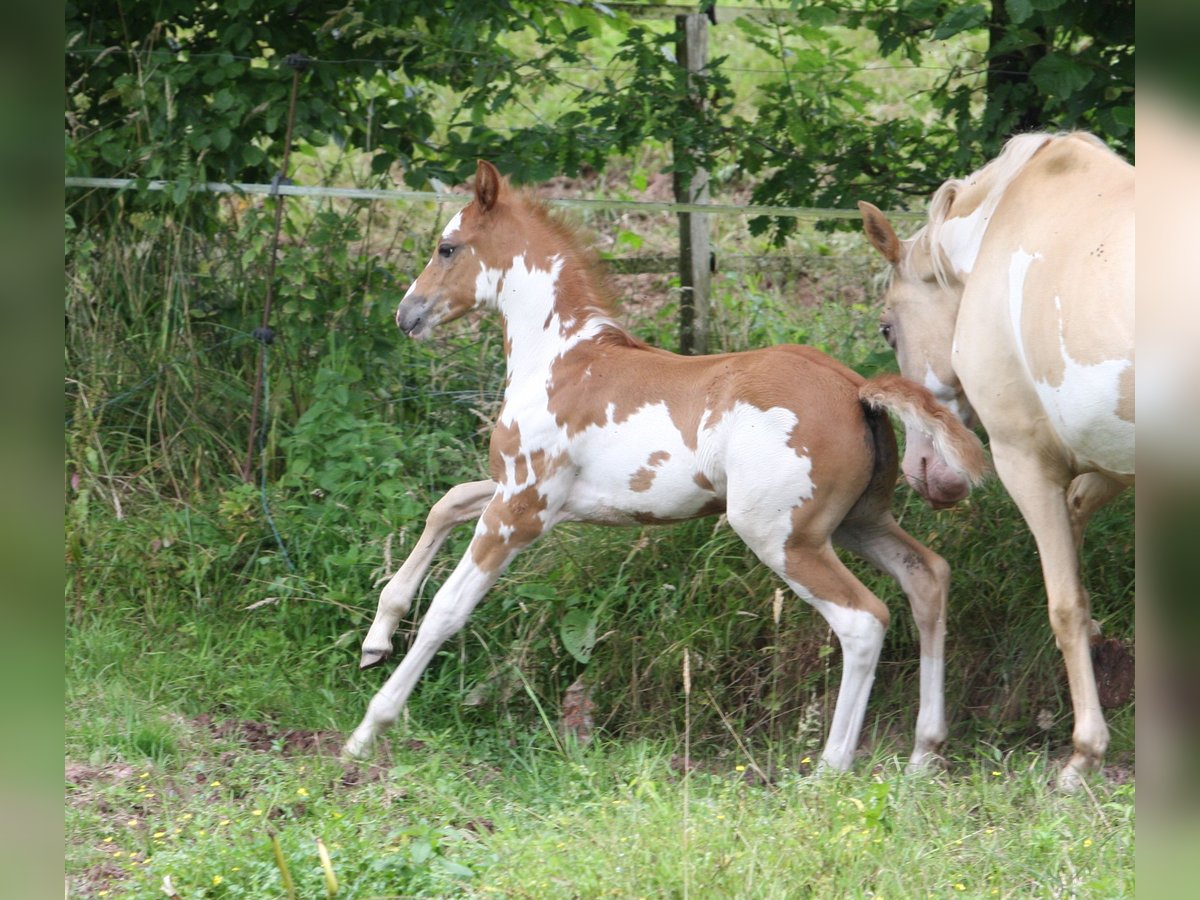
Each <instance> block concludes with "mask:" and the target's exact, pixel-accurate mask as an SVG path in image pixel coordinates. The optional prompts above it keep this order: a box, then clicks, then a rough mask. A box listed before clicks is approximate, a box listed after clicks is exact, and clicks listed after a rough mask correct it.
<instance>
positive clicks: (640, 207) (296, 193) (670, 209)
mask: <svg viewBox="0 0 1200 900" xmlns="http://www.w3.org/2000/svg"><path fill="white" fill-rule="evenodd" d="M65 183H66V186H67V187H68V188H98V189H104V190H148V191H172V190H174V189H175V183H174V182H171V181H163V180H159V179H141V178H85V177H78V176H69V177H67V178H66V179H65ZM187 189H188V191H189V192H207V193H213V194H265V195H268V196H272V197H278V196H283V197H309V198H317V199H335V198H340V199H348V200H390V201H396V202H409V203H453V202H462V201H463V199H464V197H463V195H462V194H457V193H453V192H451V191H402V190H394V189H390V188H357V187H322V186H316V185H297V184H253V183H244V182H236V183H225V182H213V181H209V182H202V183H197V184H191V185H188V186H187ZM545 202H546V203H548V204H550V205H551V206H562V207H568V208H570V207H574V208H577V209H587V210H596V211H613V210H624V211H631V212H642V213H705V214H708V215H718V216H720V215H736V216H775V217H779V218H792V219H809V220H813V221H833V220H853V219H858V218H859V217H860V216H861V213H860V212H859V211H858V210H857V209H831V208H828V207H812V206H756V205H753V204H745V205H741V204H734V203H672V202H670V201H665V200H662V201H659V200H627V199H612V198H603V197H552V198H549V199H547V200H546V201H545ZM887 215H888V217H889V218H892V219H899V220H902V221H903V220H911V221H916V220H919V219H922V218H924V215H925V214H924V213H923V212H913V211H911V210H893V211H890V212H888V213H887Z"/></svg>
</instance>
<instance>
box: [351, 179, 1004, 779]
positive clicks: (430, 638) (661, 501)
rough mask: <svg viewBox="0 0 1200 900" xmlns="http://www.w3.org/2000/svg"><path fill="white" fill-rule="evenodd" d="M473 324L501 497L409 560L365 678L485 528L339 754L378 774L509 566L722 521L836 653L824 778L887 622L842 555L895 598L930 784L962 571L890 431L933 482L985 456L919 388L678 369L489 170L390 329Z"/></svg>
mask: <svg viewBox="0 0 1200 900" xmlns="http://www.w3.org/2000/svg"><path fill="white" fill-rule="evenodd" d="M476 307H484V308H486V309H489V310H493V311H496V312H498V313H499V315H500V317H501V319H502V322H503V328H504V347H505V357H506V367H507V379H506V383H505V389H504V401H503V405H502V407H501V410H500V413H499V417H498V421H497V424H496V428H495V430H494V432H493V433H492V437H491V448H490V458H489V461H490V467H491V474H492V479H491V480H490V481H483V482H472V483H470V484H465V485H459V486H458V487H456V488H454V489H452V490H451V491H450V493H449V494H447V496H446V497H445V498H444V499H443V500H442V501H441V502H440V503H439V504H438V505H437V507H435V509H434V513H433V514H432V515H431V518H430V525H429V528H428V529H427V532H426V534H425V535H423V536H422V539H421V541H420V542H419V543H418V546H417V548H416V550H415V551H414V555H413V557H411V558H410V559H409V561H408V562H406V563H405V566H404V567H402V568H401V570H400V571H399V572H398V573H397V574H396V576H395V577H394V578H393V580H392V582H391V583H390V584H389V585H388V586H387V587H385V588H384V591H383V593H382V594H381V596H380V602H379V609H378V612H377V614H376V618H375V621H374V623H373V624H372V626H371V630H370V631H369V632H368V634H367V637H366V639H365V640H364V642H363V663H364V665H369V664H372V663H374V662H378V661H380V660H382V659H383V658H385V657H386V656H388V655H389V654H390V652H391V649H392V648H391V635H392V632H393V631H394V630H395V627H396V624H397V623H398V621H399V619H400V617H401V616H402V615H404V613H405V612H406V611H407V609H408V605H409V603H410V602H411V599H412V595H413V592H415V589H416V586H417V583H418V581H419V575H420V574H421V573H422V572H423V568H424V567H425V566H427V565H428V560H429V557H430V556H431V555H432V552H433V551H434V550H436V546H437V544H439V543H440V542H441V539H442V538H444V536H445V532H446V531H447V530H448V529H449V527H450V526H451V525H452V524H453V523H454V522H456V521H466V520H468V519H471V518H474V517H476V516H479V522H478V524H477V525H476V528H475V534H474V537H473V539H472V540H471V543H470V546H469V547H468V549H467V552H466V554H465V555H464V556H463V558H462V560H461V561H460V562H459V563H458V565H457V567H456V568H455V569H454V571H453V572H452V573H451V574H450V576H449V577H448V578H447V579H446V581H445V583H444V584H443V585H442V587H441V588H440V589H439V590H438V592H437V594H436V596H435V597H434V598H433V601H432V603H431V604H430V606H429V610H428V612H427V613H426V615H425V619H424V621H423V622H422V623H421V627H420V628H419V629H418V631H417V635H416V638H415V639H414V641H413V644H412V646H411V648H410V649H409V651H408V653H407V655H406V656H405V657H404V659H403V661H402V662H401V663H400V665H399V666H398V667H397V669H396V671H395V672H394V673H393V674H392V676H391V677H390V678H389V679H388V681H387V683H386V684H385V685H384V686H383V688H382V689H381V690H380V691H379V693H378V694H376V695H375V697H374V698H372V700H371V702H370V704H369V705H368V708H367V713H366V716H365V718H364V719H363V722H362V724H360V725H359V726H358V728H357V729H355V731H354V733H353V734H352V735H351V736H350V739H349V741H348V742H347V744H346V752H347V753H348V754H349V755H351V756H358V757H361V756H363V755H365V754H366V753H367V752H368V750H369V748H370V746H371V744H372V742H373V741H374V740H375V738H376V737H377V736H378V735H379V734H380V733H381V732H382V730H383V729H384V728H386V727H387V726H388V725H389V724H390V723H392V722H394V721H395V719H396V717H397V716H398V715H399V713H400V711H401V709H402V708H403V705H404V703H405V702H406V700H407V698H408V696H409V694H410V693H411V691H412V689H413V687H414V685H415V683H416V680H417V678H418V677H419V676H420V674H421V672H422V671H423V670H424V669H425V667H426V666H427V665H428V663H429V661H430V660H431V659H432V658H433V655H434V654H435V653H436V651H437V649H438V647H439V646H441V644H442V642H443V641H445V640H446V638H448V637H449V636H450V635H452V634H454V633H455V632H457V631H458V630H459V629H460V628H462V626H463V624H464V623H465V622H466V619H467V616H468V615H469V614H470V612H471V610H472V609H473V608H474V607H475V605H476V604H477V603H478V602H479V600H480V599H482V597H483V596H484V594H485V593H486V592H487V590H488V589H489V588H490V587H491V586H492V585H493V584H494V583H495V582H496V579H497V578H499V577H500V575H501V573H502V572H503V571H504V569H505V568H506V567H507V566H508V565H509V563H510V562H511V561H512V559H513V557H515V556H516V555H517V553H519V552H520V551H521V550H522V549H523V548H525V547H527V546H528V545H529V544H530V543H532V542H533V541H534V540H536V539H537V538H538V537H539V536H541V535H542V534H544V533H545V532H546V531H548V530H549V529H550V528H552V527H553V526H554V525H556V524H557V523H559V522H563V521H570V520H574V521H585V522H595V523H601V524H610V525H619V524H639V523H641V524H645V523H655V522H673V521H680V520H684V519H690V518H694V517H698V516H704V515H712V514H715V513H720V512H724V513H725V514H726V515H727V517H728V521H729V524H730V526H731V527H732V528H733V529H734V530H735V531H736V532H737V533H738V535H740V536H741V537H742V539H743V540H744V541H745V542H746V543H747V544H748V545H749V546H750V547H751V548H752V549H753V550H754V552H755V553H756V554H757V555H758V557H759V558H760V559H761V560H762V561H763V562H764V563H766V564H767V565H768V566H770V567H771V568H772V569H773V570H774V571H775V572H776V573H777V574H778V575H779V576H780V577H781V578H782V579H783V580H784V581H785V582H786V583H787V584H788V585H789V586H790V587H791V588H792V589H793V590H794V591H795V592H796V593H797V594H798V595H800V597H802V598H803V599H804V600H806V601H808V602H809V603H810V604H812V605H813V606H814V607H816V609H817V610H818V611H819V612H820V613H821V614H822V615H823V616H824V617H825V618H826V620H827V621H828V622H829V624H830V626H831V628H832V629H833V630H834V632H835V633H836V634H837V636H838V640H839V642H840V643H841V646H842V655H843V661H842V682H841V687H840V689H839V693H838V698H837V702H836V704H835V707H834V714H833V719H832V722H831V724H830V729H829V736H828V739H827V742H826V745H825V748H824V751H823V753H822V764H823V765H825V766H829V767H831V768H834V769H846V768H848V767H849V766H850V763H851V760H852V758H853V754H854V750H855V748H856V746H857V743H858V736H859V732H860V730H861V727H862V721H863V715H864V713H865V710H866V703H867V697H868V693H869V691H870V687H871V682H872V680H873V679H874V673H875V666H876V663H877V661H878V658H879V651H880V647H881V645H882V643H883V635H884V629H885V627H886V626H887V623H888V618H889V616H888V611H887V608H886V607H885V606H884V605H883V603H882V602H881V601H880V600H879V599H878V598H877V597H876V596H875V595H874V594H872V593H871V592H870V591H869V590H868V589H867V588H866V587H865V586H864V585H863V584H862V583H861V582H860V581H858V579H856V578H855V577H854V576H853V575H852V574H851V573H850V571H849V570H848V569H847V568H846V567H845V566H844V565H843V564H842V563H841V562H840V560H839V559H838V558H837V556H836V554H835V553H834V551H833V547H832V543H831V541H832V540H837V541H839V542H840V543H841V544H843V545H845V546H846V547H848V548H850V549H851V550H853V551H855V552H857V553H859V554H861V555H862V556H863V557H865V558H866V559H868V560H869V561H871V562H872V563H873V564H875V565H876V566H878V567H879V568H881V569H883V570H884V571H886V572H889V573H890V574H891V575H892V576H893V577H894V578H896V579H897V580H898V581H899V582H900V585H901V586H902V588H903V589H904V591H905V593H906V594H907V596H908V599H909V602H910V604H911V606H912V609H913V613H914V616H915V618H916V621H917V625H918V629H919V631H920V642H921V676H920V682H921V683H920V693H921V698H920V710H919V712H918V716H917V736H916V744H915V747H914V750H913V754H912V757H911V759H910V765H911V766H913V767H919V766H921V765H923V764H924V763H925V762H926V761H927V760H928V759H929V758H930V757H931V756H932V754H933V753H934V751H935V750H936V748H937V747H938V745H939V744H940V743H941V741H942V740H943V739H944V738H945V733H946V726H945V715H944V711H943V707H944V704H943V684H942V682H943V641H944V636H945V607H946V594H947V590H948V584H949V569H948V567H947V566H946V563H945V561H944V560H942V559H941V557H939V556H937V555H936V554H934V553H933V552H931V551H930V550H928V549H927V548H925V547H923V546H922V545H921V544H919V543H917V541H915V540H914V539H913V538H912V537H910V536H909V535H908V534H906V533H905V532H904V531H903V530H901V528H900V527H899V526H898V525H897V524H896V522H895V520H894V519H893V518H892V515H891V511H890V506H891V497H892V491H893V487H894V484H895V480H896V470H897V459H896V456H897V454H896V444H895V437H894V435H893V434H892V428H891V424H890V422H889V421H888V418H887V415H886V414H885V413H884V412H882V409H883V408H888V409H892V410H894V411H896V412H897V414H898V415H900V416H901V417H902V418H903V419H904V420H905V421H906V422H907V423H908V424H909V427H911V428H914V429H924V430H926V431H928V432H929V433H930V434H932V435H934V438H935V440H936V441H937V442H938V446H939V448H940V452H941V454H942V456H940V457H939V459H940V460H941V462H940V463H939V464H942V465H946V466H948V467H951V468H952V469H953V470H954V471H956V472H958V473H960V474H961V477H963V478H966V479H974V478H977V477H978V475H979V473H980V471H981V470H982V468H983V462H984V461H983V452H982V448H981V447H980V445H979V442H978V440H977V439H976V438H975V436H974V435H973V434H971V432H970V431H968V430H967V429H966V428H964V427H963V426H962V425H961V424H960V423H959V422H958V421H957V420H956V419H955V418H954V416H953V415H951V414H950V413H949V412H947V411H946V410H945V409H943V408H942V407H940V406H939V405H938V404H937V403H936V402H935V401H934V400H933V398H932V397H931V396H930V394H929V392H928V391H926V390H925V389H924V388H922V387H921V386H920V385H916V384H913V383H912V382H909V381H907V380H905V379H903V378H900V377H898V376H894V375H888V376H883V377H879V378H874V379H871V380H869V381H865V380H864V379H863V378H862V377H861V376H859V375H857V374H856V373H855V372H853V371H852V370H850V369H848V368H846V367H845V366H843V365H841V364H840V363H837V362H835V361H834V360H832V359H830V358H828V357H827V356H825V355H824V354H822V353H820V352H819V351H817V350H814V349H812V348H808V347H799V346H782V347H772V348H768V349H764V350H755V351H749V352H745V353H729V354H721V355H716V356H706V357H685V356H677V355H675V354H673V353H669V352H667V351H664V350H660V349H655V348H652V347H649V346H647V345H646V344H644V343H642V342H641V341H638V340H637V339H635V338H633V337H632V336H630V335H629V334H628V333H627V332H626V331H624V330H623V329H622V328H621V327H619V326H618V325H617V323H616V322H615V321H614V319H613V309H612V306H611V303H610V300H609V298H608V295H607V293H606V290H605V287H604V283H603V279H602V278H601V277H600V276H599V274H598V269H597V267H596V265H595V262H594V254H592V253H591V252H590V251H588V250H586V249H585V248H584V247H583V246H582V245H581V243H580V241H579V239H578V237H577V236H576V235H575V234H574V233H573V232H572V231H571V229H569V228H567V227H566V226H564V224H563V223H562V222H561V221H559V220H557V219H555V218H554V217H553V216H551V215H549V214H548V212H547V211H546V209H545V207H544V206H543V205H542V204H540V203H538V202H536V201H535V200H533V199H532V198H530V197H528V196H526V195H525V194H523V193H521V192H518V191H514V190H513V189H511V188H510V187H509V186H508V184H507V182H506V181H505V180H504V179H503V178H502V177H501V176H500V174H499V172H497V171H496V169H495V167H493V166H492V165H491V164H489V163H486V162H481V163H480V164H479V167H478V171H477V173H476V178H475V196H474V199H473V201H472V202H471V203H470V204H469V205H468V206H467V207H466V208H465V209H463V210H462V211H461V212H459V213H458V214H457V215H456V216H454V218H453V219H452V220H451V221H450V223H449V224H448V225H447V226H446V228H445V231H444V232H443V233H442V236H441V240H439V241H438V244H437V248H436V250H435V252H434V254H433V256H432V258H431V259H430V261H429V263H428V265H426V267H425V269H424V271H423V272H422V273H421V274H420V276H419V277H418V278H417V279H416V281H414V282H413V284H412V286H411V287H410V288H409V290H408V292H407V293H406V294H405V296H404V299H403V300H402V301H401V303H400V307H399V309H398V310H397V313H396V322H397V324H398V325H399V326H400V328H401V329H402V330H403V331H404V332H405V333H407V334H409V335H410V336H412V337H414V338H423V337H425V336H427V335H428V334H429V333H430V332H431V331H432V330H433V329H434V328H435V326H438V325H440V324H442V323H444V322H448V321H450V320H452V319H455V318H457V317H459V316H461V315H463V314H464V313H466V312H468V311H469V310H472V309H474V308H476Z"/></svg>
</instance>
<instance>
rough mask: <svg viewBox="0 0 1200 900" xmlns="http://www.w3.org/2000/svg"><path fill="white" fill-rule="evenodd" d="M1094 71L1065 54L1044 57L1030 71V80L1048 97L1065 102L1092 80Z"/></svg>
mask: <svg viewBox="0 0 1200 900" xmlns="http://www.w3.org/2000/svg"><path fill="white" fill-rule="evenodd" d="M1092 74H1093V73H1092V70H1091V69H1089V68H1088V67H1087V66H1085V65H1081V64H1080V63H1077V62H1076V61H1075V60H1073V59H1072V58H1071V57H1069V56H1067V55H1066V54H1065V53H1059V52H1057V51H1056V52H1053V53H1049V54H1047V55H1046V56H1043V57H1042V58H1041V59H1039V60H1038V61H1037V62H1036V63H1034V64H1033V66H1032V68H1030V70H1029V78H1030V80H1031V81H1032V82H1033V83H1034V84H1035V85H1037V87H1038V89H1039V90H1040V91H1041V92H1042V93H1043V94H1046V95H1047V96H1050V97H1053V98H1055V99H1057V100H1063V99H1066V98H1067V97H1069V96H1071V95H1072V94H1074V93H1075V92H1076V91H1078V90H1079V89H1080V88H1082V87H1084V86H1085V85H1086V84H1087V83H1088V82H1089V81H1091V80H1092Z"/></svg>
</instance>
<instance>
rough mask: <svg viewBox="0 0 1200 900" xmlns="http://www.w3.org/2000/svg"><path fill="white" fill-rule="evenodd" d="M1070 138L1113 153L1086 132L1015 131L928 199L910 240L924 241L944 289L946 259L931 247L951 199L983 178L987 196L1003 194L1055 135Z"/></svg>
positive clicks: (934, 242)
mask: <svg viewBox="0 0 1200 900" xmlns="http://www.w3.org/2000/svg"><path fill="white" fill-rule="evenodd" d="M1069 137H1077V138H1081V139H1083V140H1085V141H1087V142H1088V143H1091V144H1093V145H1095V146H1097V147H1101V148H1103V149H1104V150H1105V151H1106V152H1109V153H1112V152H1113V151H1112V150H1111V149H1110V148H1109V147H1108V145H1107V144H1105V143H1104V142H1103V141H1102V140H1100V139H1099V138H1098V137H1096V136H1095V135H1092V134H1088V133H1086V132H1079V131H1074V132H1071V131H1060V132H1055V133H1050V132H1030V133H1028V134H1018V135H1016V136H1015V137H1011V138H1009V139H1008V142H1007V143H1006V144H1005V145H1004V149H1003V150H1002V151H1001V152H1000V155H999V156H997V157H996V158H995V159H993V160H991V161H990V162H989V163H987V164H986V165H984V166H982V167H981V168H979V169H977V170H976V171H974V172H972V173H971V174H970V175H968V176H966V177H965V178H951V179H950V180H949V181H947V182H945V183H944V184H942V186H941V187H939V188H938V189H937V190H936V191H934V193H933V197H932V198H931V199H930V201H929V221H928V222H926V223H925V225H924V226H923V227H922V228H921V230H920V231H918V232H917V233H916V234H914V235H913V237H912V241H913V243H914V244H915V243H917V242H919V241H924V242H925V246H926V247H927V248H928V249H929V251H930V254H929V256H930V261H931V263H932V265H933V274H934V277H935V278H936V279H937V282H938V284H939V285H941V286H942V287H943V288H945V287H948V286H949V284H950V279H951V274H952V273H951V272H949V271H948V270H947V266H946V263H947V260H946V258H945V256H944V254H941V253H937V252H934V248H935V247H937V246H938V244H939V239H940V237H941V229H942V226H943V225H944V224H945V223H946V219H947V218H948V217H949V214H950V208H951V207H952V206H953V205H954V201H955V200H956V199H957V198H958V195H959V193H960V192H962V191H963V189H965V188H967V187H970V186H972V185H974V184H976V183H978V182H980V181H984V180H986V181H987V182H988V183H989V185H990V186H989V188H988V193H989V196H991V195H996V196H998V195H999V194H1002V193H1003V192H1004V191H1005V190H1006V189H1007V188H1008V185H1009V184H1010V183H1011V182H1012V180H1013V179H1014V178H1016V177H1017V173H1019V172H1020V171H1021V170H1022V169H1023V168H1025V166H1026V164H1027V163H1028V162H1029V161H1030V160H1031V159H1033V157H1034V156H1035V155H1036V154H1037V152H1038V151H1039V150H1041V149H1042V148H1043V147H1045V146H1046V144H1048V143H1049V142H1050V141H1052V140H1055V139H1057V138H1069ZM906 262H907V259H906Z"/></svg>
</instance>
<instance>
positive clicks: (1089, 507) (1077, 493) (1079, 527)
mask: <svg viewBox="0 0 1200 900" xmlns="http://www.w3.org/2000/svg"><path fill="white" fill-rule="evenodd" d="M1123 490H1125V485H1123V484H1121V482H1119V481H1115V480H1113V479H1112V478H1109V477H1108V476H1107V475H1101V474H1100V473H1099V472H1087V473H1085V474H1083V475H1080V476H1078V477H1077V478H1076V479H1075V480H1074V481H1072V482H1071V487H1070V488H1069V489H1068V490H1067V508H1068V509H1070V511H1071V530H1072V532H1073V533H1074V535H1075V549H1076V550H1078V549H1080V548H1081V547H1083V532H1084V530H1085V529H1086V528H1087V523H1088V522H1089V521H1090V520H1091V518H1092V515H1093V514H1094V513H1095V512H1096V510H1098V509H1100V508H1101V507H1102V506H1104V504H1106V503H1108V501H1110V500H1112V499H1113V497H1115V496H1117V494H1119V493H1121V491H1123Z"/></svg>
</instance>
